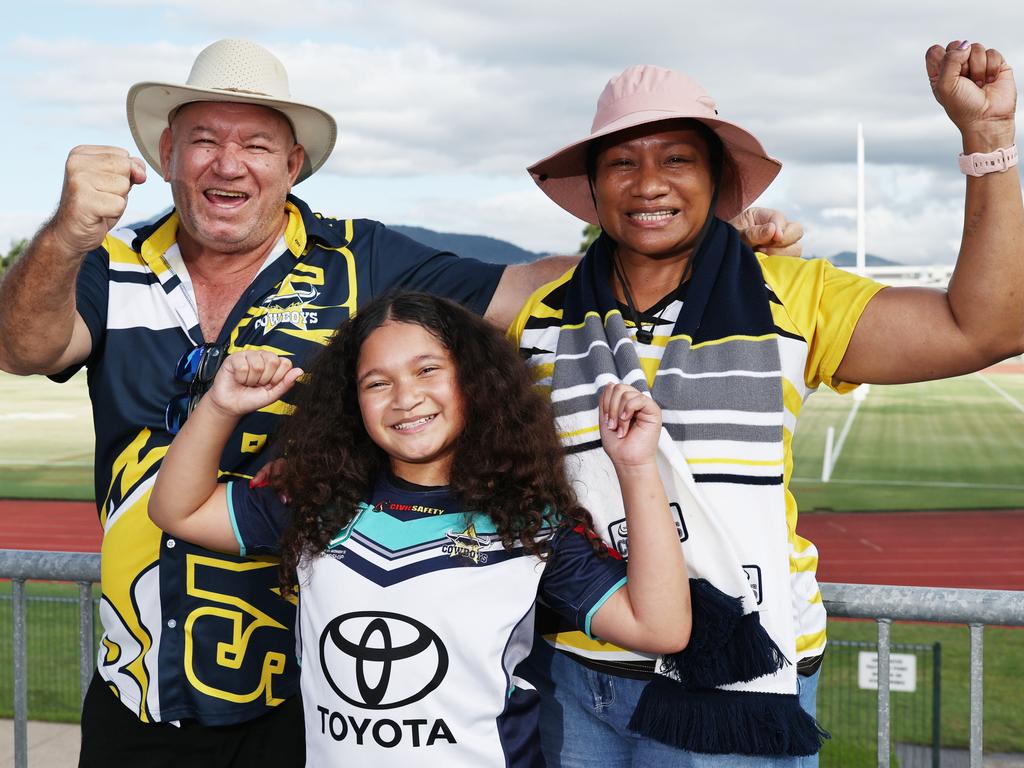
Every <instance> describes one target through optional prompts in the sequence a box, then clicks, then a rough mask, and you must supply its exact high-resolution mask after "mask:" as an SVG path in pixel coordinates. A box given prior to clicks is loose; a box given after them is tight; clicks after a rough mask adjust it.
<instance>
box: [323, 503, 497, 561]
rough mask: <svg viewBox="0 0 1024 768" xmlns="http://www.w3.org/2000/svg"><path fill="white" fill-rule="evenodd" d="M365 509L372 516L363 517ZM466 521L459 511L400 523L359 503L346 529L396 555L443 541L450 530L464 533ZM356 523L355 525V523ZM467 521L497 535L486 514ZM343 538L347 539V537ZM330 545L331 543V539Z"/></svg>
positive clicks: (489, 533)
mask: <svg viewBox="0 0 1024 768" xmlns="http://www.w3.org/2000/svg"><path fill="white" fill-rule="evenodd" d="M367 510H372V514H364V512H365V511H367ZM466 520H467V515H465V514H464V513H462V512H451V513H447V514H442V515H432V516H424V517H423V518H421V519H419V520H399V519H397V518H395V517H392V516H391V515H389V514H388V513H387V512H378V511H376V510H374V508H373V507H371V506H369V505H367V504H360V510H359V514H358V516H357V517H356V519H355V521H353V525H351V526H349V528H350V529H352V530H356V531H358V532H359V533H360V535H362V536H365V537H366V538H368V539H370V540H371V541H373V542H375V543H377V544H380V545H381V546H383V547H387V548H388V549H389V550H391V551H392V552H398V551H401V550H403V549H409V548H410V547H417V546H420V545H422V544H427V543H429V542H432V541H440V540H443V539H444V538H445V536H446V534H447V533H448V532H449V531H452V530H454V529H458V530H460V531H461V530H464V529H465V528H466V527H467V522H466ZM356 522H358V524H355V523H356ZM470 522H471V523H472V525H473V526H474V527H475V528H476V532H477V534H480V535H485V536H487V535H492V534H495V533H497V532H498V529H497V528H496V527H495V526H494V523H493V522H492V521H491V519H490V518H489V517H487V516H486V515H480V514H475V515H473V516H472V518H471V519H470ZM349 533H351V531H349ZM345 535H346V538H347V535H348V534H345ZM331 544H334V540H332V541H331Z"/></svg>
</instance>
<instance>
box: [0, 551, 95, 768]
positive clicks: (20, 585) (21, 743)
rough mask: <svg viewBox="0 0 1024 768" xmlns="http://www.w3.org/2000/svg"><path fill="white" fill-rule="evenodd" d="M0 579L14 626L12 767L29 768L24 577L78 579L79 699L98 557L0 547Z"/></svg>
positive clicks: (87, 663)
mask: <svg viewBox="0 0 1024 768" xmlns="http://www.w3.org/2000/svg"><path fill="white" fill-rule="evenodd" d="M0 579H10V580H11V611H12V617H11V618H12V621H11V624H12V626H13V628H14V647H13V652H14V653H13V655H14V768H28V665H27V663H26V659H27V650H28V637H27V632H26V621H25V614H26V610H25V582H26V581H27V580H29V579H47V580H52V581H73V582H77V583H78V633H79V639H78V647H79V654H78V669H79V698H80V700H81V699H84V698H85V692H86V691H87V690H88V689H89V681H90V680H91V679H92V673H93V668H94V667H95V664H96V651H95V642H94V637H95V627H94V624H93V604H92V585H93V584H94V583H96V582H98V581H99V580H100V556H99V555H98V554H86V553H81V552H37V551H28V550H17V549H0Z"/></svg>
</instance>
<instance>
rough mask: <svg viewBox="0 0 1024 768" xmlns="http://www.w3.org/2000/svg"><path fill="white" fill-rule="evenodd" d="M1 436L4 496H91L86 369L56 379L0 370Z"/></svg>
mask: <svg viewBox="0 0 1024 768" xmlns="http://www.w3.org/2000/svg"><path fill="white" fill-rule="evenodd" d="M0 436H2V439H0V499H86V500H91V499H92V497H93V490H92V489H93V485H92V458H93V429H92V411H91V410H90V407H89V395H88V392H87V390H86V383H85V374H84V373H80V374H78V375H77V376H75V377H74V378H73V379H72V380H71V381H69V382H67V383H66V384H54V383H53V382H52V381H50V380H49V379H47V378H45V377H43V376H28V377H20V376H11V375H9V374H6V373H2V372H0Z"/></svg>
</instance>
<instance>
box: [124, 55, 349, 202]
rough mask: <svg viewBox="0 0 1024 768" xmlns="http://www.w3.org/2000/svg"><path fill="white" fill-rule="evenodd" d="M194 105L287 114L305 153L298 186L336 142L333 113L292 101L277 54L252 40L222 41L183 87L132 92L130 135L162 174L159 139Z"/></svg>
mask: <svg viewBox="0 0 1024 768" xmlns="http://www.w3.org/2000/svg"><path fill="white" fill-rule="evenodd" d="M194 101H227V102H233V103H238V104H256V105H259V106H264V107H270V108H271V109H276V110H277V111H278V112H280V113H281V114H283V115H284V116H285V117H286V118H287V119H288V121H289V122H290V123H291V125H292V130H293V131H294V132H295V140H296V142H298V143H299V144H301V145H302V147H303V149H305V151H306V158H305V160H304V161H303V164H302V169H301V170H300V171H299V175H298V178H297V179H296V180H295V183H296V184H298V183H299V182H300V181H302V180H303V179H306V178H308V177H309V176H310V175H312V174H313V173H315V172H316V170H317V169H318V168H320V166H322V165H323V164H324V162H326V160H327V158H328V157H329V156H330V154H331V151H332V150H333V149H334V142H335V141H336V140H337V138H338V124H337V123H336V122H335V120H334V118H333V117H331V115H329V114H328V113H327V112H325V111H324V110H322V109H319V108H317V107H314V106H311V105H309V104H303V103H302V102H298V101H294V100H293V99H292V98H291V92H290V91H289V89H288V73H287V72H286V71H285V68H284V65H283V64H282V63H281V62H280V61H279V60H278V58H277V57H276V56H274V54H272V53H271V52H270V51H268V50H267V49H266V48H263V47H262V46H259V45H257V44H256V43H253V42H250V41H249V40H237V39H229V40H218V41H217V42H215V43H213V44H211V45H209V46H207V47H206V48H204V49H203V50H202V51H201V52H200V53H199V55H198V56H197V57H196V60H195V63H194V64H193V65H192V71H191V72H190V73H189V76H188V80H187V81H186V83H185V85H178V84H175V83H153V82H143V83H136V84H135V85H133V86H132V87H131V88H129V89H128V102H127V108H128V125H129V127H130V128H131V131H132V136H133V137H134V138H135V143H136V144H137V145H138V147H139V151H140V152H141V153H142V156H143V157H144V158H145V159H146V162H148V163H149V164H150V165H151V166H153V168H155V169H156V171H157V172H158V173H159V174H160V175H161V176H162V175H163V168H162V167H161V165H160V135H161V134H162V133H163V132H164V129H165V128H167V126H168V123H169V120H170V117H171V116H172V114H173V113H174V111H175V110H176V109H178V107H181V106H183V105H185V104H189V103H191V102H194Z"/></svg>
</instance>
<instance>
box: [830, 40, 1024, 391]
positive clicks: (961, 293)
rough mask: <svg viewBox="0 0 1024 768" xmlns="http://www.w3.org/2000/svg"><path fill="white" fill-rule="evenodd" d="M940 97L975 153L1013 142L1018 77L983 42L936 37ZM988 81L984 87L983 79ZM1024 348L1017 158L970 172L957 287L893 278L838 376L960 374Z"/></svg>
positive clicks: (886, 380) (1022, 210)
mask: <svg viewBox="0 0 1024 768" xmlns="http://www.w3.org/2000/svg"><path fill="white" fill-rule="evenodd" d="M926 65H927V69H928V74H929V78H930V80H931V83H932V90H933V92H934V94H935V98H936V99H937V100H938V101H939V103H940V104H942V106H943V107H944V108H945V110H946V113H947V114H948V115H949V117H950V119H951V120H952V121H953V123H954V124H955V125H956V126H957V128H959V129H960V132H961V135H962V138H963V150H964V153H965V154H970V153H973V152H991V151H993V150H995V149H998V148H1000V147H1009V146H1011V145H1012V144H1013V139H1014V128H1015V126H1014V109H1015V106H1016V86H1015V84H1014V81H1013V74H1012V71H1011V70H1010V67H1009V66H1008V65H1007V64H1006V62H1005V61H1004V60H1003V57H1002V56H1001V55H1000V54H999V53H998V52H997V51H995V50H992V49H988V50H986V49H985V47H984V46H982V45H980V44H977V43H976V44H974V45H973V46H971V47H970V48H964V49H961V48H960V47H959V41H956V42H954V43H950V45H949V46H947V47H946V49H943V48H942V47H940V46H937V45H936V46H932V48H930V49H929V51H928V53H927V56H926ZM979 82H981V83H983V85H982V86H980V87H979V85H978V83H979ZM1022 351H1024V206H1022V202H1021V187H1020V175H1019V173H1018V171H1017V169H1016V168H1013V169H1010V170H1007V171H1003V172H998V173H989V174H986V175H984V176H980V177H973V176H971V177H968V178H967V197H966V203H965V211H964V229H963V238H962V240H961V243H960V254H959V257H958V258H957V263H956V268H955V270H954V272H953V277H952V279H951V280H950V283H949V290H948V292H943V291H938V290H930V289H925V288H887V289H886V290H884V291H881V292H879V293H878V294H876V295H875V297H874V298H873V299H871V301H870V302H869V303H868V305H867V307H866V308H865V310H864V314H863V315H862V316H861V318H860V320H859V322H858V323H857V327H856V330H855V331H854V333H853V337H852V339H851V340H850V345H849V347H848V348H847V351H846V356H845V357H844V358H843V362H842V363H841V364H840V366H839V368H838V370H837V371H836V376H837V378H839V379H840V380H842V381H848V382H873V383H882V384H890V383H902V382H907V381H921V380H926V379H935V378H942V377H946V376H955V375H958V374H962V373H967V372H969V371H974V370H978V369H979V368H983V367H985V366H986V365H990V364H992V363H994V362H997V361H999V360H1002V359H1004V358H1006V357H1009V356H1011V355H1015V354H1019V353H1021V352H1022Z"/></svg>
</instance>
